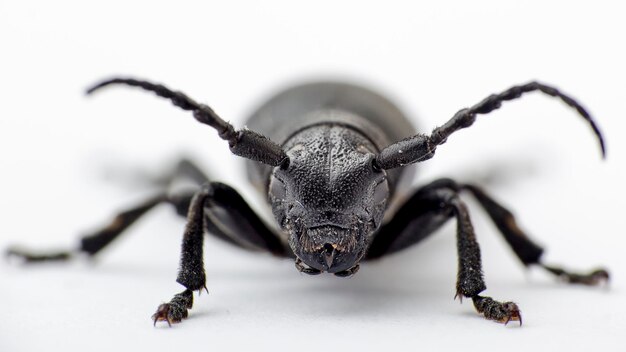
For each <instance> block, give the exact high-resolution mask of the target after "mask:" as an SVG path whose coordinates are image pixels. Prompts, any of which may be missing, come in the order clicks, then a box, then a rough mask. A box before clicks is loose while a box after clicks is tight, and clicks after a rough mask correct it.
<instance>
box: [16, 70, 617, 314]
mask: <svg viewBox="0 0 626 352" xmlns="http://www.w3.org/2000/svg"><path fill="white" fill-rule="evenodd" d="M110 85H127V86H132V87H137V88H141V89H143V90H147V91H150V92H153V93H156V95H158V96H159V97H162V98H165V99H168V100H170V101H171V102H172V103H173V104H174V105H175V106H177V107H179V108H181V109H183V110H187V111H191V112H192V114H193V116H194V118H195V119H196V120H197V121H198V122H200V123H202V124H206V125H209V126H211V127H213V128H214V129H215V130H216V131H217V132H218V135H219V137H220V138H221V139H223V140H225V141H227V142H228V145H229V147H230V150H231V152H232V153H233V154H235V155H238V156H240V157H243V158H245V159H247V161H246V162H247V172H248V178H249V180H250V181H251V182H252V184H253V185H255V186H256V188H258V189H259V190H260V191H261V192H263V193H264V194H265V195H266V196H267V199H268V203H269V205H270V206H271V209H272V212H273V215H274V218H275V220H276V225H277V226H276V227H277V229H275V227H273V226H269V225H267V224H266V223H265V222H264V221H263V220H261V218H260V217H259V216H258V215H257V214H256V213H255V212H254V211H253V210H252V209H251V208H250V206H249V205H248V204H247V203H246V202H245V201H244V199H243V198H242V197H241V196H240V194H239V193H238V192H237V191H236V190H235V189H233V188H232V187H230V186H228V185H226V184H224V183H219V182H212V181H210V180H209V179H208V177H207V176H206V175H205V174H204V173H203V172H202V171H201V170H200V168H198V167H197V166H195V165H194V164H193V163H192V162H191V161H188V160H184V161H182V162H180V163H179V164H178V166H177V168H176V171H175V173H174V175H175V176H173V177H177V176H186V177H188V178H190V179H192V180H193V181H194V182H195V183H196V184H197V189H195V190H193V191H182V192H179V193H176V194H168V193H166V192H164V193H163V194H159V195H157V196H155V197H153V198H151V199H148V200H147V201H145V202H143V203H142V204H139V205H138V206H136V207H134V208H132V209H130V210H128V211H125V212H122V213H120V214H118V215H117V216H116V217H115V218H114V219H113V221H112V222H110V223H109V224H108V225H107V226H105V227H104V228H102V229H101V230H99V231H97V232H95V233H93V234H91V235H88V236H85V237H83V238H82V239H81V240H80V246H79V249H78V250H77V251H63V252H54V253H46V254H36V253H34V252H32V251H28V250H24V249H18V248H12V249H9V251H8V254H10V255H14V256H18V257H21V258H22V259H23V260H24V261H26V262H40V261H50V260H69V259H71V258H73V257H74V254H75V253H76V252H82V253H86V254H88V255H90V256H93V255H95V254H97V253H98V252H99V251H100V250H102V249H103V248H104V247H105V246H107V245H108V244H109V243H111V241H113V240H114V239H115V238H117V237H118V236H119V235H120V234H122V233H123V232H124V230H126V229H127V228H128V227H129V226H130V225H131V224H132V223H133V222H135V221H136V220H137V219H138V218H140V217H141V216H143V215H144V214H145V213H147V212H148V211H149V210H150V209H152V208H153V207H154V206H156V205H158V204H161V203H168V204H171V205H172V206H174V208H175V209H176V211H177V213H178V214H180V215H181V216H185V217H186V219H187V221H186V225H185V230H184V234H183V239H182V248H181V257H180V268H179V271H178V276H177V279H176V281H177V282H178V283H180V284H181V285H183V286H184V287H185V290H184V291H182V292H180V293H178V294H176V295H174V297H173V298H172V299H171V300H170V301H169V302H168V303H164V304H161V305H160V306H159V307H158V308H157V311H156V313H154V315H153V316H152V320H153V322H154V324H155V325H156V323H157V322H159V321H165V322H167V323H168V324H169V325H171V324H172V323H177V322H180V321H181V320H182V319H184V318H186V317H187V315H188V310H189V309H191V308H192V305H193V291H201V290H203V289H206V280H205V271H204V265H203V239H204V234H205V233H208V234H211V235H214V236H216V237H218V238H220V239H222V240H224V241H226V242H229V243H231V244H233V245H236V246H239V247H242V248H245V249H251V250H258V251H266V252H270V253H272V254H274V255H276V256H279V257H288V258H293V260H294V261H295V266H296V268H297V270H298V271H300V272H302V273H306V274H311V275H317V274H320V273H323V272H327V273H332V274H334V275H336V276H340V277H348V276H351V275H354V274H355V273H356V272H357V271H358V270H359V263H360V262H362V261H367V260H374V259H377V258H380V257H382V256H385V255H389V254H392V253H395V252H397V251H400V250H402V249H405V248H407V247H409V246H412V245H414V244H416V243H418V242H419V241H420V240H422V239H424V238H425V237H427V236H428V235H430V234H432V233H433V232H435V231H436V230H437V229H438V228H440V227H441V226H442V225H443V224H444V223H446V222H447V221H448V220H450V219H452V218H454V219H455V220H456V223H457V230H456V231H457V251H458V274H457V284H456V296H455V298H457V297H458V298H459V299H462V298H463V297H466V298H471V299H472V301H473V303H474V306H475V308H476V310H477V311H478V312H479V313H480V314H482V315H483V316H484V317H485V318H486V319H489V320H494V321H497V322H501V323H508V322H509V321H519V324H520V325H521V323H522V317H521V314H520V310H519V307H518V306H517V304H515V303H513V302H502V301H498V300H495V299H492V298H491V297H488V296H483V295H481V293H482V292H483V291H484V290H485V289H486V285H485V281H484V278H483V273H482V268H481V255H480V249H479V245H478V243H477V241H476V238H475V234H474V229H473V227H472V223H471V220H470V217H469V213H468V209H467V206H466V204H465V203H464V201H463V200H462V199H461V197H460V194H461V193H469V194H470V195H472V196H473V197H474V198H475V199H476V200H477V201H478V203H479V204H480V205H481V206H482V207H483V208H484V209H485V210H486V212H487V214H488V215H489V217H490V218H491V219H492V220H493V222H494V223H495V225H496V227H497V228H498V230H499V231H500V232H501V234H502V235H503V236H504V239H505V240H506V242H507V243H508V245H509V246H510V247H511V248H512V250H513V252H514V253H515V254H516V255H517V257H518V258H519V259H520V260H521V262H522V263H523V264H524V265H525V266H540V267H542V268H544V269H546V270H547V271H548V272H550V273H552V274H554V275H556V276H559V277H561V278H563V279H565V280H566V281H568V282H570V283H579V284H585V285H597V284H599V283H602V282H605V281H607V280H608V278H609V273H608V272H607V271H606V270H605V269H596V270H592V271H590V272H588V273H582V274H581V273H574V272H570V271H567V270H565V269H562V268H561V267H557V266H550V265H547V264H545V263H544V262H543V261H541V256H542V253H543V249H542V248H541V247H540V246H538V245H537V244H535V243H534V242H533V241H532V240H531V239H530V238H529V237H528V236H527V235H526V234H525V233H524V232H523V231H522V230H521V229H520V228H519V227H518V225H517V222H516V220H515V218H514V217H513V215H512V213H511V212H510V211H509V210H507V209H506V208H505V207H503V206H502V205H500V204H498V203H497V202H496V201H495V200H494V199H493V198H492V197H491V196H489V195H488V194H487V193H486V192H485V191H484V190H482V189H481V188H480V187H478V186H476V185H473V184H467V183H460V182H456V181H453V180H452V179H448V178H444V179H439V180H436V181H433V182H431V183H430V184H427V185H425V186H423V187H421V188H419V189H417V190H415V191H414V192H413V193H412V195H411V196H409V197H408V198H407V199H406V200H402V201H400V200H399V199H400V197H399V195H400V194H403V193H405V192H406V190H407V188H408V186H407V180H410V179H411V178H412V175H413V172H414V167H413V166H414V165H415V164H417V163H420V162H424V161H426V160H429V159H431V158H432V157H433V155H434V154H435V151H436V149H437V148H438V147H439V146H440V145H442V144H444V143H445V142H446V141H447V139H448V137H450V136H451V135H452V134H453V133H455V132H457V131H459V130H460V129H463V128H467V127H469V126H471V125H472V124H473V123H474V122H475V120H476V117H477V116H478V115H485V114H488V113H490V112H492V111H493V110H496V109H498V108H500V106H501V104H502V103H503V102H506V101H510V100H515V99H518V98H520V97H521V96H522V95H523V94H525V93H529V92H533V91H538V92H541V93H544V94H547V95H549V96H552V97H555V98H558V99H560V100H561V101H562V102H564V103H565V104H566V105H568V106H569V107H571V108H573V109H574V110H576V111H577V112H578V114H579V115H580V116H581V117H582V118H583V119H584V120H585V121H586V122H587V123H588V124H589V126H590V127H591V129H592V131H593V133H594V134H595V136H596V137H597V139H598V142H599V144H600V149H601V152H602V156H603V157H604V156H605V145H604V139H603V137H602V134H601V132H600V130H599V128H598V126H597V125H596V123H595V122H594V120H593V119H592V117H591V116H590V115H589V113H588V112H587V111H586V110H585V109H584V108H583V107H582V106H581V105H580V104H579V103H578V102H577V101H576V100H574V99H573V98H571V97H570V96H568V95H566V94H564V93H562V92H561V91H559V90H557V89H556V88H554V87H552V86H549V85H545V84H542V83H539V82H535V81H533V82H530V83H527V84H523V85H517V86H513V87H511V88H509V89H507V90H505V91H503V92H501V93H499V94H492V95H490V96H488V97H487V98H485V99H484V100H482V101H481V102H479V103H477V104H475V105H473V106H471V107H469V108H464V109H461V110H459V111H458V112H457V113H456V114H454V116H453V117H452V118H451V119H450V120H449V121H448V122H446V123H444V124H443V125H441V126H440V127H437V128H435V129H434V130H433V131H432V132H431V133H430V134H424V133H418V131H417V130H416V129H415V128H414V127H413V125H412V124H411V122H410V121H409V120H408V119H407V117H406V116H405V115H404V114H403V113H402V112H401V111H400V110H399V109H398V108H397V107H396V106H395V105H394V104H393V103H391V102H390V101H389V100H388V99H387V98H385V97H383V96H382V95H380V94H378V93H376V92H374V91H372V90H370V89H367V88H364V87H360V86H356V85H352V84H346V83H340V82H313V83H308V84H302V85H299V86H295V87H292V88H289V89H286V90H284V91H282V92H280V93H278V94H277V95H275V96H274V97H272V98H271V99H269V100H268V101H267V102H266V103H265V104H263V105H262V106H261V107H260V108H258V109H257V110H256V112H254V113H253V114H252V116H251V117H250V118H249V119H248V121H247V124H246V125H247V127H246V128H243V129H240V130H236V129H235V128H234V127H233V126H232V125H231V124H230V123H228V122H226V121H224V120H222V119H221V118H220V117H219V116H218V115H217V114H216V113H215V112H214V111H213V110H212V109H211V108H210V107H209V106H207V105H204V104H200V103H197V102H196V101H194V100H193V99H191V98H190V97H188V96H187V95H185V94H184V93H182V92H179V91H173V90H171V89H169V88H167V87H165V86H163V85H161V84H155V83H151V82H149V81H146V80H137V79H133V78H112V79H108V80H104V81H102V82H100V83H98V84H96V85H94V86H93V87H91V88H90V89H89V90H88V91H87V93H89V94H91V93H93V92H95V91H98V90H100V89H101V88H104V87H107V86H110ZM173 177H172V178H173ZM394 202H395V203H401V204H397V205H396V206H392V205H393V203H394ZM393 208H395V209H397V210H395V211H392V210H390V209H393Z"/></svg>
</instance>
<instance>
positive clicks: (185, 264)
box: [152, 184, 213, 325]
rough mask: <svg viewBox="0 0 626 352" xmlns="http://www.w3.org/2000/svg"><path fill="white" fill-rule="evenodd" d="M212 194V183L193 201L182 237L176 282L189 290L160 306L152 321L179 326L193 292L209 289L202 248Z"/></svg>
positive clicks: (196, 195)
mask: <svg viewBox="0 0 626 352" xmlns="http://www.w3.org/2000/svg"><path fill="white" fill-rule="evenodd" d="M212 195H213V187H212V186H211V184H206V185H204V186H202V189H201V190H200V191H198V192H197V193H196V194H195V195H194V196H193V198H192V200H191V204H190V205H189V211H188V213H187V225H186V226H185V233H184V235H183V243H182V248H181V258H180V269H179V271H178V277H177V278H176V282H178V283H179V284H181V285H183V286H185V288H186V290H185V291H183V292H181V293H179V294H177V295H175V296H174V298H172V300H170V302H169V303H164V304H161V305H160V306H159V307H158V308H157V311H156V313H154V314H153V315H152V320H154V323H155V324H156V322H157V321H167V323H168V324H169V325H171V323H178V322H180V321H181V320H182V319H184V318H187V314H188V309H191V307H192V306H193V291H200V290H202V289H205V290H206V275H205V272H204V260H203V248H202V245H203V244H204V219H205V216H204V205H205V203H206V202H207V200H208V199H210V198H211V197H212Z"/></svg>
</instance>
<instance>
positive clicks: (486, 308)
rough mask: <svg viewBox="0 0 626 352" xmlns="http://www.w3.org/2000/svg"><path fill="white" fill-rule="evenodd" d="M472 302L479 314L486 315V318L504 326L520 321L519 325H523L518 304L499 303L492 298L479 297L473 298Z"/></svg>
mask: <svg viewBox="0 0 626 352" xmlns="http://www.w3.org/2000/svg"><path fill="white" fill-rule="evenodd" d="M472 300H473V301H474V307H476V310H477V311H478V313H481V314H482V315H484V317H485V318H487V319H489V320H494V321H496V322H498V323H503V324H504V325H506V324H508V323H509V322H510V321H519V325H520V326H521V325H522V315H521V313H520V310H519V308H518V307H517V304H515V303H513V302H504V303H503V302H498V301H495V300H494V299H493V298H491V297H483V296H478V295H476V296H474V297H472Z"/></svg>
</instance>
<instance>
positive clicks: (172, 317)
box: [152, 290, 193, 326]
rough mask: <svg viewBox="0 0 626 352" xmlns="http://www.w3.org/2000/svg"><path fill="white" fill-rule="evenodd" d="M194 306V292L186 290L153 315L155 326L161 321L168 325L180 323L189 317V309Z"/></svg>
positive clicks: (164, 304)
mask: <svg viewBox="0 0 626 352" xmlns="http://www.w3.org/2000/svg"><path fill="white" fill-rule="evenodd" d="M192 306H193V292H192V291H191V290H185V291H183V292H181V293H179V294H177V295H175V296H174V298H172V300H171V301H170V302H169V303H163V304H161V305H160V306H159V307H158V308H157V311H156V312H155V313H154V314H153V315H152V320H153V322H154V325H156V323H157V322H159V321H166V322H167V325H169V326H172V323H180V322H181V321H182V320H183V319H186V318H187V316H188V315H189V311H188V310H189V309H191V307H192Z"/></svg>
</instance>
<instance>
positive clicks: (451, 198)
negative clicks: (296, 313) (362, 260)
mask: <svg viewBox="0 0 626 352" xmlns="http://www.w3.org/2000/svg"><path fill="white" fill-rule="evenodd" d="M451 182H452V181H451V180H448V179H441V180H437V181H434V182H432V183H430V184H428V185H426V186H425V187H422V188H420V189H419V190H417V191H416V192H415V193H414V194H413V196H412V197H411V198H410V199H409V200H408V201H407V203H405V205H403V206H402V207H401V208H400V209H399V210H398V212H397V213H396V214H395V216H394V218H393V219H392V220H391V221H390V222H389V223H387V224H385V225H384V226H383V227H382V228H381V229H380V230H379V232H378V233H377V234H376V236H375V237H374V239H373V242H372V245H371V246H370V251H369V252H368V254H367V258H368V259H374V258H378V257H381V256H383V255H386V254H389V253H393V252H395V251H399V250H401V249H404V248H406V247H408V246H410V245H412V244H415V243H417V242H418V241H420V240H422V239H423V238H425V237H426V236H428V235H429V234H431V233H433V232H434V231H436V230H437V229H438V228H439V227H441V225H443V224H444V223H445V222H446V221H447V220H449V219H450V218H452V217H454V218H456V220H457V250H458V276H457V285H456V296H455V297H458V298H459V299H462V297H468V298H472V300H473V301H474V305H475V307H476V309H477V311H478V312H479V313H481V314H483V315H484V316H485V318H487V319H490V320H495V321H498V322H501V323H507V322H508V321H511V320H513V321H521V315H520V312H519V308H518V307H517V305H516V304H515V303H513V302H498V301H496V300H494V299H492V298H490V297H486V296H481V295H479V294H480V293H481V292H482V291H484V290H485V289H486V285H485V282H484V279H483V274H482V265H481V257H480V248H479V245H478V242H477V241H476V237H475V235H474V228H473V226H472V223H471V221H470V217H469V212H468V210H467V206H466V205H465V203H463V202H462V201H461V199H460V198H459V195H458V190H457V189H456V188H457V187H455V185H454V184H452V183H451Z"/></svg>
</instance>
